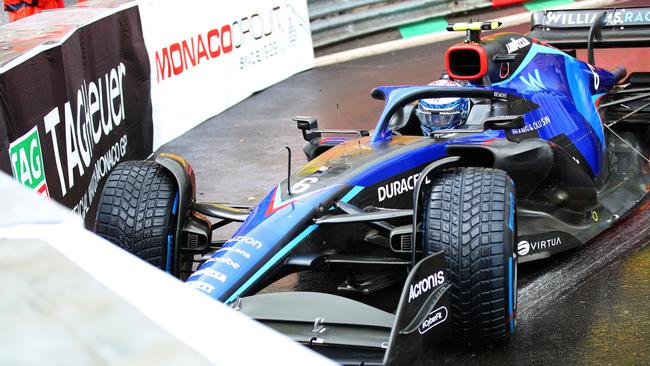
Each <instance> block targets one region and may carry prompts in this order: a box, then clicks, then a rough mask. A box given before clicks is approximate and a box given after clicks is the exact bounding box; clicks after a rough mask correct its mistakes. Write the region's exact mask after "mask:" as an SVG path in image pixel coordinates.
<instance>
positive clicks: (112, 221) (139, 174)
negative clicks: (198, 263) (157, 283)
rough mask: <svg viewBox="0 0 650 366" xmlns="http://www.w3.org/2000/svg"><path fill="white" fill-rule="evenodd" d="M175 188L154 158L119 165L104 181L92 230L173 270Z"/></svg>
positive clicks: (175, 211) (162, 266)
mask: <svg viewBox="0 0 650 366" xmlns="http://www.w3.org/2000/svg"><path fill="white" fill-rule="evenodd" d="M177 211H178V187H177V186H176V181H175V180H174V178H173V177H172V175H171V174H170V173H169V172H168V171H167V170H166V169H165V168H163V167H162V166H161V165H160V164H158V163H155V162H153V161H127V162H124V163H121V164H119V165H118V166H117V167H115V169H114V170H113V171H112V172H111V174H110V175H109V176H108V179H107V180H106V184H105V185H104V189H103V190H102V195H101V198H100V200H99V207H98V208H97V220H96V221H95V232H96V233H97V234H98V235H99V236H101V237H103V238H105V239H107V240H108V241H110V242H112V243H114V244H116V245H118V246H119V247H121V248H123V249H125V250H127V251H128V252H130V253H132V254H134V255H136V256H137V257H139V258H141V259H143V260H144V261H146V262H148V263H150V264H152V265H154V266H156V267H158V268H160V269H162V270H164V271H166V272H170V273H171V271H172V264H173V243H174V232H175V229H176V220H175V218H176V215H177V214H178V212H177Z"/></svg>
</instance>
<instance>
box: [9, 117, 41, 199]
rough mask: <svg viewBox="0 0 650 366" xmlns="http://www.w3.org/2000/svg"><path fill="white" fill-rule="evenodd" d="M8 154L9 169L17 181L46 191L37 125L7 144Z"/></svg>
mask: <svg viewBox="0 0 650 366" xmlns="http://www.w3.org/2000/svg"><path fill="white" fill-rule="evenodd" d="M9 155H10V156H11V169H12V171H13V174H14V178H16V180H17V181H19V182H20V183H22V185H24V186H25V187H28V188H31V189H34V190H38V191H39V192H41V193H43V191H47V182H46V180H45V169H44V166H43V151H42V150H41V141H40V139H39V137H38V127H37V126H34V128H32V129H31V130H30V131H29V132H27V133H26V134H24V135H23V136H21V137H20V138H19V139H17V140H16V141H14V142H12V143H11V145H9Z"/></svg>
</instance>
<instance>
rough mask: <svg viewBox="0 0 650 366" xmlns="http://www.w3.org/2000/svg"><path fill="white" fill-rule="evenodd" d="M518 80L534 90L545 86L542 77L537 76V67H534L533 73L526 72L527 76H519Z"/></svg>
mask: <svg viewBox="0 0 650 366" xmlns="http://www.w3.org/2000/svg"><path fill="white" fill-rule="evenodd" d="M519 80H521V81H522V82H523V83H524V84H526V85H527V86H528V87H529V88H530V89H534V90H542V89H546V86H545V85H544V83H542V78H541V77H540V76H539V70H538V69H535V71H534V72H533V74H531V73H528V78H525V77H523V76H520V77H519Z"/></svg>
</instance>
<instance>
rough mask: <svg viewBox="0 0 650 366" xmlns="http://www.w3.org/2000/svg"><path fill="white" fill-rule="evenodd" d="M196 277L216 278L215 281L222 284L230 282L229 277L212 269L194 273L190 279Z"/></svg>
mask: <svg viewBox="0 0 650 366" xmlns="http://www.w3.org/2000/svg"><path fill="white" fill-rule="evenodd" d="M195 276H207V277H211V278H214V279H215V280H217V281H219V282H221V283H226V281H227V280H228V276H226V275H225V274H223V273H221V272H219V271H215V270H213V269H210V268H206V269H200V270H198V271H196V272H194V273H192V275H191V276H190V277H195ZM194 282H196V281H194Z"/></svg>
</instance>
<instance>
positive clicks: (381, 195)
mask: <svg viewBox="0 0 650 366" xmlns="http://www.w3.org/2000/svg"><path fill="white" fill-rule="evenodd" d="M419 176H420V173H416V174H413V175H410V176H408V177H406V178H402V179H400V180H396V181H393V182H390V183H388V184H385V185H383V186H381V187H379V188H377V198H378V199H379V202H382V201H384V200H386V199H390V198H393V197H397V196H399V195H402V194H404V193H407V192H410V191H412V190H413V189H415V184H416V182H417V181H418V177H419ZM425 179H426V180H425V182H426V183H427V184H429V183H431V181H430V180H429V178H425Z"/></svg>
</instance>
